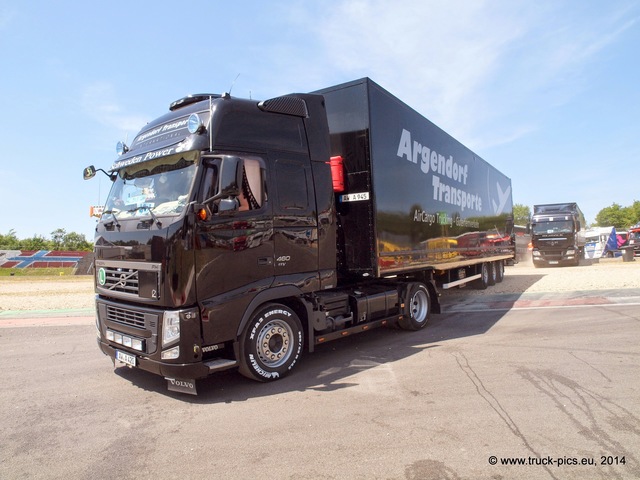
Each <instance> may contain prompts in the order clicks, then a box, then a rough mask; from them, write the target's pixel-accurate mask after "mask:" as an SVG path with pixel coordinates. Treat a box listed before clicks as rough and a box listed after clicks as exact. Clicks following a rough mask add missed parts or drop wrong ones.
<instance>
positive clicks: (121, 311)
mask: <svg viewBox="0 0 640 480" xmlns="http://www.w3.org/2000/svg"><path fill="white" fill-rule="evenodd" d="M107 320H110V321H112V322H115V323H121V324H123V325H129V326H131V327H135V328H142V329H144V328H145V323H144V313H142V312H135V311H132V310H128V309H125V308H120V307H115V306H113V305H107Z"/></svg>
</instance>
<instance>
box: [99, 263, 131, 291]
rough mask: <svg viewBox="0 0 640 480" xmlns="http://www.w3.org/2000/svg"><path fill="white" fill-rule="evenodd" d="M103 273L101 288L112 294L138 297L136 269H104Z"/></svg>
mask: <svg viewBox="0 0 640 480" xmlns="http://www.w3.org/2000/svg"><path fill="white" fill-rule="evenodd" d="M104 273H105V276H104V284H101V285H100V286H101V287H102V288H106V289H107V290H111V291H113V292H121V293H129V294H132V295H138V292H139V291H140V282H139V278H138V270H137V269H135V268H114V267H105V268H104Z"/></svg>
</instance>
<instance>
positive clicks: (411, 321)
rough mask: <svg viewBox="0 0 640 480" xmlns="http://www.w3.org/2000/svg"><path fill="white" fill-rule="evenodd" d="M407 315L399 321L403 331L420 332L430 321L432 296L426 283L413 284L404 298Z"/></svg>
mask: <svg viewBox="0 0 640 480" xmlns="http://www.w3.org/2000/svg"><path fill="white" fill-rule="evenodd" d="M404 304H405V314H404V315H403V316H402V318H401V319H400V320H399V321H398V325H400V328H402V329H403V330H414V331H415V330H420V329H421V328H424V327H425V325H426V324H427V322H428V321H429V314H430V313H431V296H430V295H429V289H428V288H427V287H426V285H425V284H424V283H412V284H410V288H408V291H407V295H406V297H405V298H404Z"/></svg>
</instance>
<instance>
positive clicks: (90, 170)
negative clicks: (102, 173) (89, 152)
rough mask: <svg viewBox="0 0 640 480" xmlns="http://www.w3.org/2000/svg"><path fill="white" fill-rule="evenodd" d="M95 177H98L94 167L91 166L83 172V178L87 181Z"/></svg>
mask: <svg viewBox="0 0 640 480" xmlns="http://www.w3.org/2000/svg"><path fill="white" fill-rule="evenodd" d="M95 176H96V167H94V166H93V165H89V166H88V167H87V168H85V169H84V171H83V172H82V178H84V179H85V180H89V179H91V178H93V177H95Z"/></svg>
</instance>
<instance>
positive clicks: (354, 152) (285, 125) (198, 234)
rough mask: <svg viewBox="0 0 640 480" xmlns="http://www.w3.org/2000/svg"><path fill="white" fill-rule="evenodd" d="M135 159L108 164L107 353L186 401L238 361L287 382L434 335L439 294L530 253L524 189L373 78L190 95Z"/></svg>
mask: <svg viewBox="0 0 640 480" xmlns="http://www.w3.org/2000/svg"><path fill="white" fill-rule="evenodd" d="M118 153H119V155H120V156H119V157H118V159H117V160H116V161H115V163H114V164H113V165H112V166H111V168H110V169H109V170H108V171H105V170H102V169H99V170H102V171H103V173H106V174H107V175H109V176H110V177H111V179H112V180H113V186H112V188H111V191H110V193H109V195H108V198H107V201H106V205H105V209H104V213H103V215H102V217H101V219H100V221H99V223H98V225H97V227H96V237H95V258H96V260H95V267H96V269H95V270H96V274H95V280H96V308H97V319H96V327H97V330H98V332H97V335H98V344H99V346H100V348H101V349H102V351H103V352H104V353H105V354H107V355H108V356H109V357H111V358H112V359H113V361H114V365H116V364H117V365H121V364H126V365H128V366H131V367H135V368H140V369H143V370H146V371H149V372H152V373H155V374H158V375H162V376H164V377H165V378H166V379H167V381H168V388H169V389H170V390H175V391H182V392H186V393H192V394H195V393H196V380H197V379H202V378H205V377H207V376H208V375H210V374H213V373H215V372H218V371H221V370H225V369H229V368H234V367H237V368H238V369H239V371H240V372H241V373H242V374H243V375H245V376H247V377H249V378H252V379H255V380H258V381H271V380H275V379H278V378H280V377H282V376H284V375H286V374H287V373H288V372H289V371H290V370H291V369H292V368H293V367H294V366H295V365H296V363H297V362H298V360H299V358H300V356H301V354H302V353H303V351H313V350H314V349H315V348H316V347H317V346H318V345H322V344H324V343H325V342H328V341H331V340H334V339H338V338H342V337H344V336H346V335H350V334H354V333H358V332H363V331H366V330H369V329H371V328H374V327H380V326H385V325H391V324H396V325H398V326H399V327H401V328H403V329H407V330H418V329H421V328H423V327H424V326H425V325H426V324H427V322H428V319H429V316H430V314H431V312H434V313H437V312H439V311H440V304H439V299H438V297H439V290H438V289H440V288H443V289H446V288H452V287H457V286H462V285H464V284H466V283H469V282H472V283H473V284H474V285H475V286H476V287H478V288H486V287H487V286H488V285H491V284H493V283H495V282H498V281H501V280H502V278H503V274H504V264H505V262H506V261H510V260H512V259H513V258H514V247H513V244H512V242H511V233H512V232H511V229H512V226H513V219H512V218H513V217H512V196H511V181H510V179H509V178H507V177H506V176H504V175H503V174H502V173H500V172H498V171H497V170H496V169H495V168H493V167H491V166H490V165H489V164H488V163H487V162H485V161H484V160H483V159H481V158H480V157H479V156H478V155H476V154H474V153H473V152H472V151H470V150H469V149H467V148H466V147H464V146H463V145H462V144H460V143H459V142H458V141H456V140H455V139H453V138H452V137H451V136H449V135H448V134H447V133H445V132H444V131H442V130H441V129H439V128H438V127H436V126H435V125H434V124H432V123H431V122H430V121H428V120H427V119H425V118H424V117H422V116H421V115H420V114H418V113H417V112H415V111H414V110H412V109H411V108H409V107H408V106H407V105H405V104H404V103H402V102H401V101H400V100H398V99H397V98H395V97H394V96H392V95H391V94H390V93H388V92H387V91H385V90H384V89H383V88H381V87H380V86H378V85H377V84H376V83H374V82H373V81H371V80H370V79H368V78H364V79H360V80H356V81H353V82H350V83H346V84H342V85H338V86H334V87H331V88H327V89H324V90H321V91H318V92H314V93H310V94H290V95H284V96H281V97H277V98H272V99H269V100H265V101H255V100H246V99H239V98H234V97H231V96H230V95H229V94H222V95H214V94H202V95H191V96H188V97H185V98H182V99H180V100H177V101H176V102H173V103H172V104H171V105H170V108H169V112H168V113H167V114H165V115H164V116H161V117H160V118H158V119H157V120H155V121H152V122H151V123H149V124H148V125H146V126H145V127H144V128H143V129H142V131H141V132H140V133H139V134H138V135H137V136H136V137H135V138H134V140H133V142H132V143H131V146H127V145H125V144H124V143H119V144H118ZM96 171H97V170H96V169H95V168H94V167H93V166H91V167H88V168H86V169H85V172H84V177H85V179H86V178H91V177H92V176H94V175H95V174H96Z"/></svg>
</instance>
